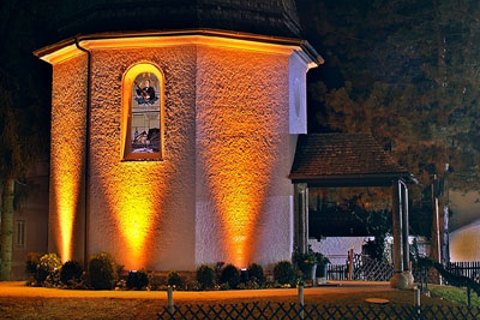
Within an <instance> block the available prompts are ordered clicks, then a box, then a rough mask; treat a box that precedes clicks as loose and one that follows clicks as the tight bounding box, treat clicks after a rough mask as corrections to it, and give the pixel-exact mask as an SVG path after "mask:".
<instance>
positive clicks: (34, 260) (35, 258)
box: [25, 252, 43, 280]
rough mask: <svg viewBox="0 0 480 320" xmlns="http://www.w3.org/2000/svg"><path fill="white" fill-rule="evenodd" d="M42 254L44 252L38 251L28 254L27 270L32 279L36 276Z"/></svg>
mask: <svg viewBox="0 0 480 320" xmlns="http://www.w3.org/2000/svg"><path fill="white" fill-rule="evenodd" d="M42 256H43V253H38V252H30V253H28V255H27V261H25V272H26V273H27V274H28V275H29V277H30V279H31V280H33V279H34V278H35V274H36V273H37V267H38V264H39V263H40V258H41V257H42Z"/></svg>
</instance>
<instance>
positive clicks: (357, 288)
mask: <svg viewBox="0 0 480 320" xmlns="http://www.w3.org/2000/svg"><path fill="white" fill-rule="evenodd" d="M329 283H330V284H335V285H338V286H326V287H315V288H306V289H305V297H306V298H308V297H309V296H310V297H317V298H318V297H321V296H331V295H338V294H349V293H372V294H374V293H380V292H391V291H394V290H393V289H390V287H389V286H388V283H386V282H362V281H350V282H346V281H343V282H337V281H329ZM296 295H297V290H296V289H264V290H231V291H205V292H184V291H183V292H182V291H177V292H174V298H175V300H176V301H179V302H180V301H181V302H187V303H188V302H193V301H198V300H202V301H217V302H221V301H222V300H232V299H249V300H251V299H258V300H263V299H269V298H273V297H278V298H292V299H295V297H296ZM0 297H24V298H28V297H31V298H117V299H162V300H166V299H167V293H166V292H165V291H90V290H63V289H51V288H38V287H27V286H25V283H24V282H0Z"/></svg>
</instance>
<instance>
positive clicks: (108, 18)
mask: <svg viewBox="0 0 480 320" xmlns="http://www.w3.org/2000/svg"><path fill="white" fill-rule="evenodd" d="M58 13H59V16H60V17H61V18H60V19H59V23H58V26H59V28H58V29H59V36H60V37H61V39H66V38H69V37H73V36H75V35H77V34H83V35H88V34H93V33H103V32H135V31H145V30H157V31H158V30H160V31H168V30H185V29H221V30H228V31H236V32H243V33H252V34H260V35H267V36H280V37H290V38H292V37H293V38H298V37H299V36H300V22H299V18H298V14H297V10H296V5H295V0H88V1H85V0H63V1H61V3H60V7H59V8H58ZM58 40H60V39H58Z"/></svg>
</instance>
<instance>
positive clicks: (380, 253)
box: [363, 236, 386, 261]
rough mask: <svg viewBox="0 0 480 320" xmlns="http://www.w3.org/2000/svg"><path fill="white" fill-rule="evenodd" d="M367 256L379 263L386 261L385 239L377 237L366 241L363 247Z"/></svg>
mask: <svg viewBox="0 0 480 320" xmlns="http://www.w3.org/2000/svg"><path fill="white" fill-rule="evenodd" d="M363 249H364V250H365V254H366V255H368V256H370V258H372V259H375V260H377V261H385V260H386V257H385V237H379V236H376V237H375V238H374V239H373V240H370V239H369V240H367V241H365V244H364V245H363Z"/></svg>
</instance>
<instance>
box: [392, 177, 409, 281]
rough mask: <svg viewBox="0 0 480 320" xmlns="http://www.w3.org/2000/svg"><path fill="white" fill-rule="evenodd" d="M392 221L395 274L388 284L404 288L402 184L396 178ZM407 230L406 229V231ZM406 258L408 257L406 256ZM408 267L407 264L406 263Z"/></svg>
mask: <svg viewBox="0 0 480 320" xmlns="http://www.w3.org/2000/svg"><path fill="white" fill-rule="evenodd" d="M392 191H393V193H392V221H393V258H394V269H395V274H394V275H393V277H392V278H391V279H390V286H391V287H393V288H405V287H406V286H407V285H408V279H407V277H406V276H405V275H404V274H403V271H404V266H403V263H404V256H403V254H404V252H403V248H404V244H403V240H404V239H403V235H404V232H403V226H404V225H403V221H402V220H403V219H402V215H403V214H402V212H403V210H402V209H403V202H404V201H402V185H401V182H400V180H398V179H396V180H394V182H393V186H392ZM407 232H408V231H407ZM407 259H408V258H407ZM407 268H408V265H407Z"/></svg>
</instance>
